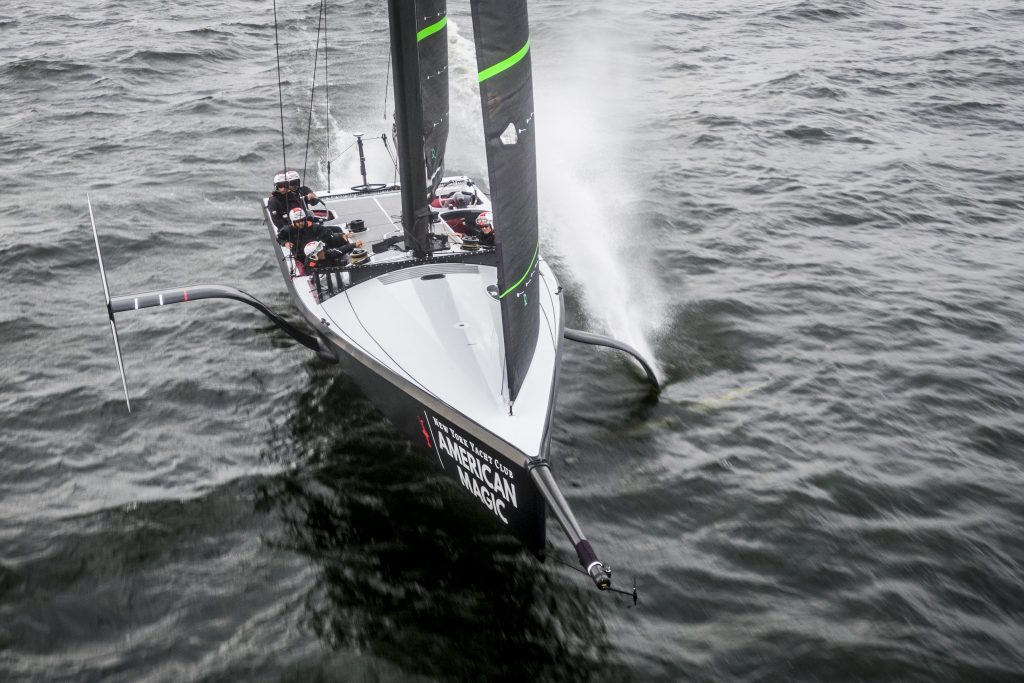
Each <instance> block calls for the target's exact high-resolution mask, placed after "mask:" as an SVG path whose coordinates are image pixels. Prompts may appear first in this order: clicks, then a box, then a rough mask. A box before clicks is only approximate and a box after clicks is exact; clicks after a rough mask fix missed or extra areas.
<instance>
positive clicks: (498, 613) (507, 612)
mask: <svg viewBox="0 0 1024 683" xmlns="http://www.w3.org/2000/svg"><path fill="white" fill-rule="evenodd" d="M305 372H306V373H307V375H308V383H307V386H306V388H305V389H304V390H303V391H301V392H298V395H297V396H296V398H295V406H294V408H293V410H292V411H291V415H290V417H289V420H288V422H287V424H286V425H284V426H283V427H281V428H279V429H278V430H277V433H276V435H275V437H274V439H273V440H272V442H271V444H270V445H269V448H268V450H267V452H266V454H265V458H266V459H267V460H268V461H269V462H273V463H278V464H286V465H295V466H293V467H292V466H290V467H288V468H287V469H286V470H285V471H283V472H282V473H281V474H280V475H278V476H276V477H273V478H271V479H270V480H269V481H268V482H267V483H266V484H265V485H264V486H262V487H261V488H260V490H259V492H258V494H257V505H258V506H259V507H260V508H261V509H267V508H270V509H275V510H278V511H279V512H280V514H281V515H282V517H283V520H284V523H285V527H286V528H287V529H288V530H289V531H288V533H287V535H286V536H285V537H284V538H280V539H273V540H272V542H273V543H275V545H278V544H279V545H280V546H282V547H284V548H286V549H289V550H292V551H293V552H296V553H299V554H301V555H303V556H305V557H308V558H309V559H310V560H311V561H312V563H313V564H314V565H315V566H316V567H317V568H318V570H319V571H318V577H319V580H318V582H317V584H316V585H315V586H314V587H313V588H312V589H311V590H310V592H309V595H308V596H307V599H306V607H307V609H308V612H309V614H308V617H309V625H310V627H311V628H312V629H313V630H314V631H315V632H316V634H317V635H318V636H319V637H320V638H321V639H322V641H323V642H324V643H326V644H328V645H329V646H331V647H333V648H337V649H355V650H364V649H365V650H369V651H370V652H372V653H373V654H375V655H376V656H379V657H381V658H383V659H386V660H388V661H391V662H394V663H395V664H397V665H398V666H400V667H401V668H403V669H404V670H407V671H409V672H413V673H418V674H427V675H434V676H441V677H448V676H455V677H457V678H467V677H472V678H474V679H476V680H493V679H495V678H502V679H503V678H512V677H516V678H519V679H521V680H535V679H538V678H542V679H544V680H563V679H565V680H580V679H581V678H583V679H586V678H590V677H591V676H590V675H588V672H592V673H593V674H594V675H596V676H598V677H600V678H606V677H609V676H610V677H611V678H615V673H614V672H615V669H616V668H617V667H614V666H613V665H612V664H611V663H610V662H609V661H608V654H607V652H608V650H609V643H608V637H607V633H606V630H605V625H604V622H603V620H602V617H601V616H600V613H599V612H598V610H597V608H598V606H599V604H604V605H605V606H607V596H606V595H603V596H598V595H591V594H589V593H584V592H583V591H581V590H579V589H578V588H576V587H574V585H575V584H574V583H573V582H571V581H564V580H560V579H559V578H558V576H557V574H556V573H555V572H553V571H550V569H548V568H545V567H544V566H542V565H540V564H539V563H538V561H537V560H536V559H535V558H534V557H533V556H532V555H531V554H530V553H528V552H527V551H526V550H524V549H523V547H522V545H521V544H520V543H519V542H518V541H517V540H516V539H515V538H514V537H512V536H510V535H508V534H507V533H504V532H503V531H502V530H501V529H500V527H499V526H498V524H497V523H496V522H494V521H493V520H491V519H489V518H487V517H486V516H484V515H481V514H480V510H479V509H478V507H479V506H478V505H477V504H476V503H475V501H474V500H473V499H472V498H470V497H468V496H466V495H465V493H464V492H462V491H460V490H459V489H458V484H456V483H454V482H452V481H451V480H449V479H447V478H445V477H444V475H443V474H442V473H441V472H439V471H437V468H436V467H434V466H433V464H432V463H431V462H430V461H429V460H427V459H425V458H423V457H422V456H420V455H417V454H414V453H412V452H411V450H410V446H409V445H408V442H407V441H405V440H403V439H401V438H400V437H398V436H397V435H396V432H395V429H394V427H393V426H392V425H391V424H390V423H388V422H387V421H386V420H385V419H384V418H383V417H382V416H381V414H380V413H379V412H378V411H377V409H376V408H375V407H374V406H373V404H372V403H371V402H370V401H369V400H367V399H366V398H365V397H363V395H362V394H361V393H360V391H359V389H358V388H357V387H356V385H355V384H354V383H353V382H352V381H351V380H349V379H348V378H347V377H346V376H344V375H339V374H338V373H336V372H333V371H332V370H331V369H330V368H328V367H325V366H323V365H322V364H320V363H318V362H317V361H315V360H311V361H310V362H309V363H307V364H306V365H305ZM335 416H342V417H341V418H340V419H339V418H336V417H335ZM600 598H604V600H603V601H602V602H601V603H598V602H596V601H595V600H596V599H600ZM620 673H621V672H620Z"/></svg>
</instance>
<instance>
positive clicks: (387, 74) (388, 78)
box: [382, 50, 391, 121]
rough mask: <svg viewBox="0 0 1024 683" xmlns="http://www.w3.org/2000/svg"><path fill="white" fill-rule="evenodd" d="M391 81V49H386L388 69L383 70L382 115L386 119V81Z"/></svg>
mask: <svg viewBox="0 0 1024 683" xmlns="http://www.w3.org/2000/svg"><path fill="white" fill-rule="evenodd" d="M390 82H391V50H388V69H387V71H385V72H384V116H383V117H382V118H383V119H384V120H385V121H387V120H388V83H390Z"/></svg>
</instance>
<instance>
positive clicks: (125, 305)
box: [110, 285, 324, 356]
mask: <svg viewBox="0 0 1024 683" xmlns="http://www.w3.org/2000/svg"><path fill="white" fill-rule="evenodd" d="M200 299H233V300H235V301H241V302H242V303H244V304H249V305H250V306H252V307H253V308H255V309H256V310H257V311H259V312H260V313H262V314H263V315H265V316H267V318H268V319H269V320H270V321H271V322H272V323H274V324H275V325H277V326H278V327H280V328H281V329H282V330H284V331H285V332H286V333H288V336H290V337H291V338H292V339H294V340H295V341H297V342H299V343H300V344H302V345H303V346H305V347H306V348H308V349H310V350H311V351H316V352H317V353H318V354H320V355H321V356H323V355H324V354H323V353H321V347H320V341H319V340H318V339H317V338H316V337H314V336H313V335H311V334H306V333H305V332H303V331H302V330H300V329H299V328H297V327H295V326H294V325H292V324H291V323H290V322H288V321H287V320H285V319H284V318H282V317H281V316H279V315H278V314H277V313H275V312H274V311H273V310H271V308H270V307H269V306H267V305H266V304H265V303H263V302H262V301H260V300H259V299H257V298H256V297H254V296H252V295H251V294H247V293H246V292H243V291H242V290H240V289H235V288H234V287H228V286H226V285H187V286H185V287H175V288H173V289H162V290H159V291H156V292H143V293H140V294H125V295H124V296H114V297H111V298H110V313H111V319H113V314H114V313H124V312H125V311H137V310H139V309H142V308H152V307H153V306H170V305H171V304H181V303H186V302H188V301H199V300H200Z"/></svg>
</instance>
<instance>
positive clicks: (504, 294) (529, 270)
mask: <svg viewBox="0 0 1024 683" xmlns="http://www.w3.org/2000/svg"><path fill="white" fill-rule="evenodd" d="M526 44H527V45H529V44H530V41H526ZM539 253H540V243H538V244H537V248H536V249H534V250H533V258H532V259H530V265H528V266H526V272H525V273H523V276H522V277H521V278H519V281H518V282H516V283H515V284H514V285H512V286H511V287H509V288H508V289H506V290H505V291H504V292H502V293H501V294H499V295H498V298H499V299H504V298H505V296H506V295H507V294H508V293H509V292H511V291H512V290H513V289H515V288H516V287H518V286H519V285H521V284H523V280H525V279H526V276H527V275H529V274H530V273H531V272H532V271H533V264H535V263H536V262H537V254H539Z"/></svg>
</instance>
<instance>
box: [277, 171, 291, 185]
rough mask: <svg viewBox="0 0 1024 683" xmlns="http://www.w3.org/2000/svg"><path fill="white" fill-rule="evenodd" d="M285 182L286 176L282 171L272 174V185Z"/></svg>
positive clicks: (286, 180)
mask: <svg viewBox="0 0 1024 683" xmlns="http://www.w3.org/2000/svg"><path fill="white" fill-rule="evenodd" d="M287 182H288V178H287V177H286V176H285V174H284V173H278V174H276V175H275V176H274V185H275V186H277V185H281V184H282V183H287Z"/></svg>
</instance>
